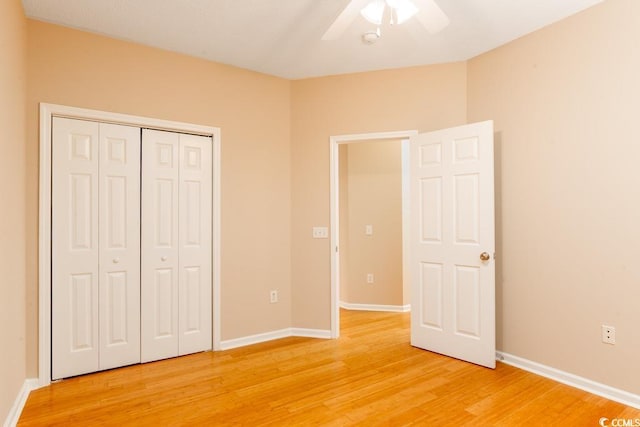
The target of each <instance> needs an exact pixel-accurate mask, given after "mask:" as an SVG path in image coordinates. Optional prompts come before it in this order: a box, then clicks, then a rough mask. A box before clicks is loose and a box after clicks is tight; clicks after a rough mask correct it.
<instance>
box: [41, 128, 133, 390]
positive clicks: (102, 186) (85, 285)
mask: <svg viewBox="0 0 640 427" xmlns="http://www.w3.org/2000/svg"><path fill="white" fill-rule="evenodd" d="M52 135H53V141H52V236H51V239H52V241H51V242H52V243H51V246H52V283H51V286H52V292H51V295H52V304H51V309H52V310H51V316H52V319H51V321H52V322H51V325H52V331H51V337H52V379H59V378H64V377H70V376H74V375H80V374H84V373H88V372H94V371H98V370H101V369H108V368H112V367H115V366H122V365H127V364H131V363H137V362H139V361H140V335H139V333H140V304H139V301H140V299H139V298H140V273H139V264H140V261H139V260H140V240H139V236H140V228H139V217H140V201H139V200H140V199H139V197H140V196H139V194H140V178H139V176H140V175H139V170H140V166H139V161H140V160H139V159H140V129H139V128H133V127H128V126H115V125H107V124H100V123H97V122H89V121H82V120H74V119H65V118H54V119H53V132H52Z"/></svg>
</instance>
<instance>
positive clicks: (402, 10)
mask: <svg viewBox="0 0 640 427" xmlns="http://www.w3.org/2000/svg"><path fill="white" fill-rule="evenodd" d="M386 2H387V4H388V5H389V7H390V8H391V9H393V10H394V12H395V15H396V20H397V21H396V22H397V23H398V24H402V23H403V22H406V21H408V20H409V19H411V18H412V17H413V16H414V15H415V14H416V13H418V8H417V7H416V5H415V4H413V2H412V1H411V0H386Z"/></svg>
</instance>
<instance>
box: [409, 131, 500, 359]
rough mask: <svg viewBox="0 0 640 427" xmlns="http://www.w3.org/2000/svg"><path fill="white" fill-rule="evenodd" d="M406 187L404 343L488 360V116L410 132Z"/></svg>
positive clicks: (491, 310) (491, 285)
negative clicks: (408, 289) (407, 310)
mask: <svg viewBox="0 0 640 427" xmlns="http://www.w3.org/2000/svg"><path fill="white" fill-rule="evenodd" d="M410 188H411V230H412V232H411V236H412V242H411V245H410V255H409V256H410V259H411V282H412V299H413V301H412V316H411V320H412V324H411V343H412V344H413V345H414V346H417V347H421V348H424V349H427V350H431V351H435V352H438V353H442V354H446V355H449V356H453V357H456V358H459V359H462V360H467V361H470V362H473V363H477V364H480V365H483V366H487V367H491V368H493V367H495V264H494V260H493V253H494V250H495V249H494V246H495V242H494V196H493V123H492V122H482V123H475V124H471V125H466V126H460V127H457V128H451V129H445V130H442V131H437V132H430V133H426V134H421V135H417V136H415V137H412V138H411V182H410ZM482 253H486V254H488V255H489V257H490V258H489V259H488V260H486V261H482V260H481V259H480V256H481V254H482Z"/></svg>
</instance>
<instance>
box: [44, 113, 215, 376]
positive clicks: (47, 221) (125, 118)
mask: <svg viewBox="0 0 640 427" xmlns="http://www.w3.org/2000/svg"><path fill="white" fill-rule="evenodd" d="M53 117H66V118H72V119H80V120H88V121H97V122H103V123H113V124H121V125H127V126H136V127H141V128H149V129H157V130H166V131H172V132H180V133H187V134H194V135H203V136H210V137H212V147H211V148H212V159H211V160H212V183H211V184H212V193H213V196H212V221H211V232H212V257H211V258H212V259H211V268H212V274H211V280H212V283H213V287H212V293H213V295H212V299H213V301H212V313H211V314H212V335H213V336H212V342H213V350H220V331H221V327H220V317H221V316H220V311H221V310H220V307H221V302H220V144H221V140H220V128H217V127H211V126H202V125H195V124H191V123H183V122H174V121H167V120H160V119H154V118H149V117H142V116H131V115H127V114H119V113H111V112H105V111H98V110H89V109H84V108H77V107H69V106H64V105H56V104H48V103H40V172H39V214H38V306H39V307H38V384H39V386H41V387H42V386H46V385H49V384H50V383H51V183H52V180H51V173H52V164H51V160H52V151H51V150H52V146H51V137H52V121H53Z"/></svg>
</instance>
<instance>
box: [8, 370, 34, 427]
mask: <svg viewBox="0 0 640 427" xmlns="http://www.w3.org/2000/svg"><path fill="white" fill-rule="evenodd" d="M37 388H38V379H37V378H32V379H26V380H25V381H24V383H23V384H22V388H20V392H19V393H18V396H16V400H15V401H14V402H13V406H11V409H10V410H9V414H8V415H7V419H6V420H4V424H2V425H3V426H4V427H15V425H16V424H18V420H19V419H20V415H21V414H22V409H23V408H24V404H25V403H27V399H28V398H29V393H31V390H35V389H37Z"/></svg>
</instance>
